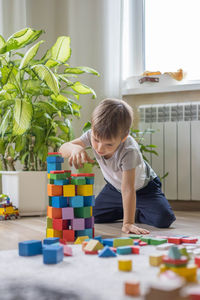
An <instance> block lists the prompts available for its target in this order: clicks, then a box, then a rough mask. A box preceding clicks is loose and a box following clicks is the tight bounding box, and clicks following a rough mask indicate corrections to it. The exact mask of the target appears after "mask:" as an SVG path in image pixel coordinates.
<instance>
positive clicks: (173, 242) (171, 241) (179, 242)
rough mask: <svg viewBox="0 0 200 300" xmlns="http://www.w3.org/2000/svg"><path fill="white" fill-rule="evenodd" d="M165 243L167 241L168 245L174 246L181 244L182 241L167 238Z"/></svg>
mask: <svg viewBox="0 0 200 300" xmlns="http://www.w3.org/2000/svg"><path fill="white" fill-rule="evenodd" d="M167 241H168V243H172V244H176V245H179V244H181V243H182V241H181V238H180V237H175V236H174V237H173V236H172V237H168V239H167Z"/></svg>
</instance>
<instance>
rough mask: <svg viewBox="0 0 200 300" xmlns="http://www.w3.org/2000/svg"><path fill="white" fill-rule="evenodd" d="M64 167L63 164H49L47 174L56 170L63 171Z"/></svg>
mask: <svg viewBox="0 0 200 300" xmlns="http://www.w3.org/2000/svg"><path fill="white" fill-rule="evenodd" d="M61 169H62V166H61V163H48V164H47V172H48V173H50V172H51V171H54V170H61Z"/></svg>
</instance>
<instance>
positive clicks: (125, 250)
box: [117, 246, 132, 254]
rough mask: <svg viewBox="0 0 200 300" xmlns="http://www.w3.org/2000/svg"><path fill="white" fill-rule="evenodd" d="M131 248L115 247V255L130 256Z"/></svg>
mask: <svg viewBox="0 0 200 300" xmlns="http://www.w3.org/2000/svg"><path fill="white" fill-rule="evenodd" d="M131 253H132V248H131V247H129V246H122V247H117V254H131Z"/></svg>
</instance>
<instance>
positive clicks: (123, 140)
mask: <svg viewBox="0 0 200 300" xmlns="http://www.w3.org/2000/svg"><path fill="white" fill-rule="evenodd" d="M127 137H128V135H127V136H125V137H124V138H123V139H122V143H123V142H125V140H126V139H127Z"/></svg>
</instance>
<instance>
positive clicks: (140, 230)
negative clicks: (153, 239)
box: [122, 223, 149, 234]
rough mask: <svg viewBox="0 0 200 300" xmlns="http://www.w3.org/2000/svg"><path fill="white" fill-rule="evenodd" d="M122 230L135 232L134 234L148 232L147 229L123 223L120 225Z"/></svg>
mask: <svg viewBox="0 0 200 300" xmlns="http://www.w3.org/2000/svg"><path fill="white" fill-rule="evenodd" d="M122 231H123V232H125V233H135V234H148V233H149V230H146V229H143V228H139V227H137V226H135V225H133V224H129V223H128V224H124V225H123V226H122Z"/></svg>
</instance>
